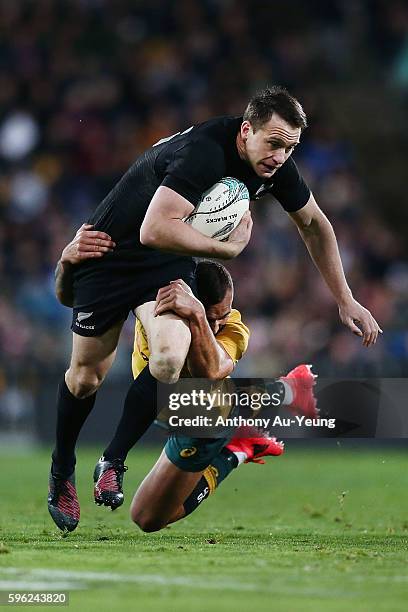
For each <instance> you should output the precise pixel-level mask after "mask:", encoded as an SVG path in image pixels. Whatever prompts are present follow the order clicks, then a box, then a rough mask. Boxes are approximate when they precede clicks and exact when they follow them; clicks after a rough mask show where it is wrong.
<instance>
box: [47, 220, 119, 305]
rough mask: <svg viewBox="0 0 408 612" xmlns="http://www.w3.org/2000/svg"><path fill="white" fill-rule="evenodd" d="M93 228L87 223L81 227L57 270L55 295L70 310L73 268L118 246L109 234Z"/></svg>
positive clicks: (65, 251) (64, 251) (61, 258)
mask: <svg viewBox="0 0 408 612" xmlns="http://www.w3.org/2000/svg"><path fill="white" fill-rule="evenodd" d="M92 228H93V226H92V225H89V224H87V223H84V224H83V225H81V227H80V228H79V230H78V231H77V233H76V234H75V237H74V238H73V240H71V242H70V243H69V244H67V246H66V247H65V248H64V250H63V251H62V253H61V257H60V260H59V261H58V264H57V267H56V269H55V294H56V296H57V299H58V301H59V302H61V304H63V306H67V307H69V308H72V306H73V300H74V296H73V287H72V266H75V265H76V264H79V263H81V262H82V261H85V260H86V259H91V258H96V257H102V256H103V255H104V254H105V253H108V252H110V251H112V250H113V248H114V247H115V246H116V245H115V243H114V242H113V241H112V239H111V237H110V236H108V234H106V233H105V232H98V231H95V230H93V229H92Z"/></svg>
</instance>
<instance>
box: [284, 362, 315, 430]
mask: <svg viewBox="0 0 408 612" xmlns="http://www.w3.org/2000/svg"><path fill="white" fill-rule="evenodd" d="M316 378H317V374H313V372H312V366H311V365H305V364H302V365H299V366H297V367H296V368H294V369H293V370H291V371H290V372H289V374H287V375H286V376H281V377H280V379H279V380H283V381H285V382H286V383H287V384H288V385H290V388H291V389H292V392H293V400H292V403H291V404H289V405H286V407H287V408H289V410H291V411H292V412H294V413H295V414H299V415H304V416H306V417H310V418H315V417H318V416H319V412H318V410H317V402H316V398H315V396H314V394H313V387H314V385H315V384H316Z"/></svg>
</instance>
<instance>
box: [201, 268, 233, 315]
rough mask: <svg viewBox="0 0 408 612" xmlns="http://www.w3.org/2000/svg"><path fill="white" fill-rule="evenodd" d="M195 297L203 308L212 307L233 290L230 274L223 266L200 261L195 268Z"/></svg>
mask: <svg viewBox="0 0 408 612" xmlns="http://www.w3.org/2000/svg"><path fill="white" fill-rule="evenodd" d="M196 283H197V296H198V299H199V300H200V302H202V303H203V305H204V308H208V307H209V306H214V305H215V304H218V303H219V302H221V300H223V299H224V298H225V295H226V293H227V291H228V289H231V291H232V290H233V287H234V285H233V282H232V278H231V274H230V273H229V272H228V270H227V269H226V268H224V266H222V265H221V264H220V263H218V262H216V261H209V260H208V259H203V260H200V261H199V262H198V263H197V268H196Z"/></svg>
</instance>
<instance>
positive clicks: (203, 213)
mask: <svg viewBox="0 0 408 612" xmlns="http://www.w3.org/2000/svg"><path fill="white" fill-rule="evenodd" d="M248 208H249V193H248V189H247V188H246V186H245V185H244V183H241V181H238V180H237V179H235V178H231V177H230V176H227V177H225V178H222V179H221V180H220V181H218V183H215V185H213V186H212V187H210V189H208V191H205V192H204V193H203V195H202V197H201V200H200V202H199V203H198V204H197V206H196V207H195V209H194V210H193V212H192V213H191V214H190V215H189V216H188V217H186V218H185V219H184V221H185V223H189V224H190V225H191V226H192V227H194V229H196V230H197V231H199V232H201V233H202V234H204V235H205V236H209V237H210V238H215V239H216V240H225V239H226V238H228V236H229V235H230V233H231V232H232V231H233V230H234V229H235V228H236V227H237V225H238V223H239V222H240V221H241V219H242V215H243V214H244V213H245V212H246V211H247V210H248Z"/></svg>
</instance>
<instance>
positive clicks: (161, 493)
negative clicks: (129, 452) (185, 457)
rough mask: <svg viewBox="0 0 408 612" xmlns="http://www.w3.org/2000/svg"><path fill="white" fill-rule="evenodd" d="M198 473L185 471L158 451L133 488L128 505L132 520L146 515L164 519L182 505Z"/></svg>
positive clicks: (198, 475)
mask: <svg viewBox="0 0 408 612" xmlns="http://www.w3.org/2000/svg"><path fill="white" fill-rule="evenodd" d="M201 476H202V472H185V471H184V470H181V469H180V468H178V467H176V466H175V465H174V464H173V463H172V462H171V461H170V460H169V459H168V458H167V456H166V453H165V452H164V450H163V452H162V454H161V455H160V457H159V459H158V460H157V462H156V464H155V465H154V466H153V468H152V469H151V471H150V472H149V474H148V475H147V476H146V478H145V479H144V480H143V482H142V484H141V485H140V487H139V488H138V490H137V491H136V493H135V495H134V498H133V501H132V505H131V515H132V518H133V520H136V519H138V520H140V521H143V520H146V519H147V518H148V519H150V520H154V521H156V520H157V521H159V522H162V523H164V524H165V523H167V522H168V521H170V520H171V519H172V518H173V517H174V514H175V512H176V511H177V510H178V509H179V508H180V506H182V505H183V503H184V502H185V500H186V499H187V497H188V496H189V495H190V493H191V492H192V491H193V489H194V487H195V486H196V484H197V483H198V481H199V480H200V478H201Z"/></svg>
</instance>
